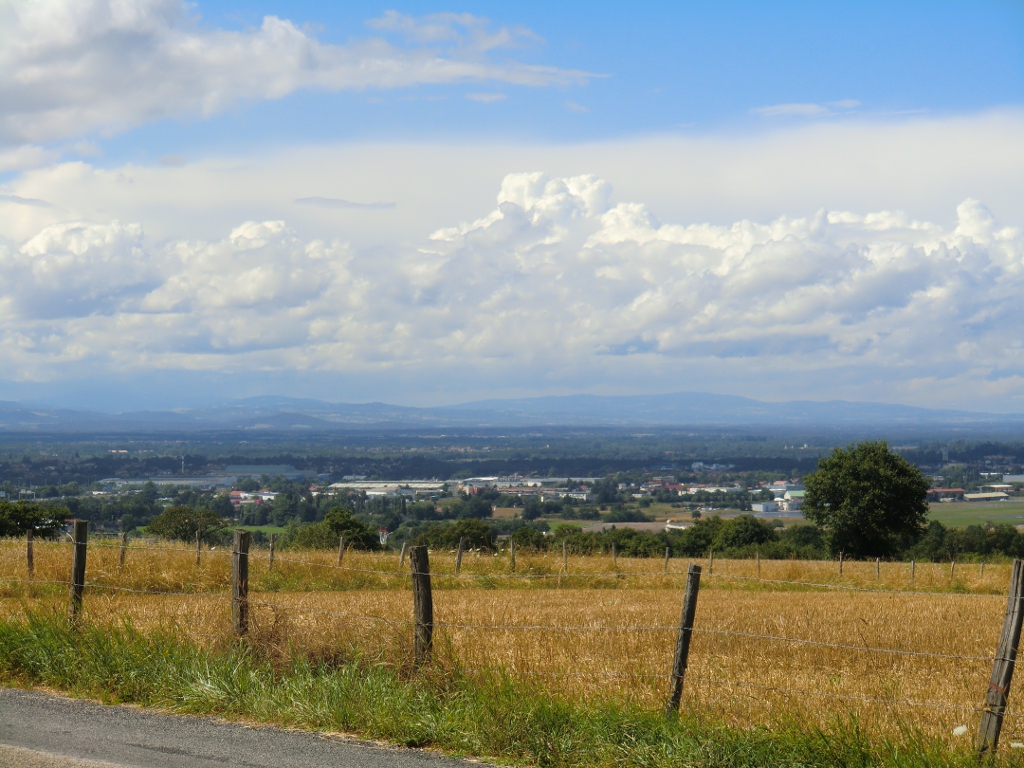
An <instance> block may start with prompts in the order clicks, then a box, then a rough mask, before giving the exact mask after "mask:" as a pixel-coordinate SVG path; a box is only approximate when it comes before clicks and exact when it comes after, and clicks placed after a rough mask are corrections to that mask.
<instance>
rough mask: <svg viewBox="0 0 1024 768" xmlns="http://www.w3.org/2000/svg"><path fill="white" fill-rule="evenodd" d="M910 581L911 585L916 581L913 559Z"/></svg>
mask: <svg viewBox="0 0 1024 768" xmlns="http://www.w3.org/2000/svg"><path fill="white" fill-rule="evenodd" d="M910 583H911V585H913V583H914V561H913V560H911V561H910Z"/></svg>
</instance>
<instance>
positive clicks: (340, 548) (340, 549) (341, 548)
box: [338, 536, 345, 568]
mask: <svg viewBox="0 0 1024 768" xmlns="http://www.w3.org/2000/svg"><path fill="white" fill-rule="evenodd" d="M343 557H345V537H344V536H339V537H338V567H339V568H340V567H341V560H342V558H343Z"/></svg>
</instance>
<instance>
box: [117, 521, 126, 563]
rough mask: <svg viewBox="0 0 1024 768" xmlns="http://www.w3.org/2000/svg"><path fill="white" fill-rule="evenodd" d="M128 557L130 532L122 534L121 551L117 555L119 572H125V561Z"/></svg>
mask: <svg viewBox="0 0 1024 768" xmlns="http://www.w3.org/2000/svg"><path fill="white" fill-rule="evenodd" d="M127 556H128V531H125V532H124V533H122V534H121V551H120V552H118V553H117V570H119V571H123V570H124V559H125V558H126V557H127Z"/></svg>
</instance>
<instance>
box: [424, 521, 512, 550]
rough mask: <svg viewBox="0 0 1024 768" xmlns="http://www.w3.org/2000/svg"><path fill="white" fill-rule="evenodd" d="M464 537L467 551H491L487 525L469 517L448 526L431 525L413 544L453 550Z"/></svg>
mask: <svg viewBox="0 0 1024 768" xmlns="http://www.w3.org/2000/svg"><path fill="white" fill-rule="evenodd" d="M463 537H465V539H466V547H467V548H469V549H492V548H493V546H494V545H493V544H492V542H491V529H490V527H489V526H488V525H487V523H484V522H482V521H481V520H477V519H476V518H473V517H469V518H465V519H463V520H459V521H458V522H456V523H452V524H450V525H431V526H430V527H428V528H427V530H425V531H424V532H423V533H421V534H420V535H419V536H417V537H416V539H415V540H414V541H413V544H426V545H427V546H428V547H434V548H438V549H443V548H449V549H452V548H455V547H457V546H459V539H460V538H463Z"/></svg>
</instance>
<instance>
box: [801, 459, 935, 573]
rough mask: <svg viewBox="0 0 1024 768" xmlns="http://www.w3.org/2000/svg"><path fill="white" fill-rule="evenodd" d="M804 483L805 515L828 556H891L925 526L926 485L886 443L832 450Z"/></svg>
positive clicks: (911, 541) (917, 534)
mask: <svg viewBox="0 0 1024 768" xmlns="http://www.w3.org/2000/svg"><path fill="white" fill-rule="evenodd" d="M804 483H805V485H806V487H807V493H806V495H805V497H804V505H803V511H804V515H805V516H806V517H807V519H808V520H810V521H811V522H812V523H814V524H815V525H817V526H818V527H819V528H821V529H822V531H823V532H824V535H825V544H826V546H827V547H828V550H829V552H831V553H832V554H838V553H839V552H843V553H845V554H847V555H849V556H851V557H888V556H891V555H895V554H897V553H898V552H900V551H901V550H903V549H905V548H906V547H907V546H909V545H911V544H913V543H914V542H915V541H917V539H919V538H920V536H921V533H922V532H923V530H924V526H925V523H926V522H927V515H928V504H927V503H926V502H925V498H926V497H927V495H928V481H927V480H926V479H925V477H924V476H923V475H922V474H921V471H920V470H919V469H918V468H917V467H915V466H914V465H913V464H911V463H910V462H908V461H907V460H906V459H904V458H903V457H902V456H900V455H898V454H895V453H893V452H892V451H890V450H889V446H888V444H887V443H886V442H885V441H878V442H863V443H857V444H856V445H852V446H850V447H849V448H846V449H843V448H837V449H836V450H835V451H833V452H832V455H831V456H829V457H828V458H825V459H820V460H819V461H818V470H817V471H816V472H814V473H813V474H811V475H808V476H807V477H806V478H804Z"/></svg>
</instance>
